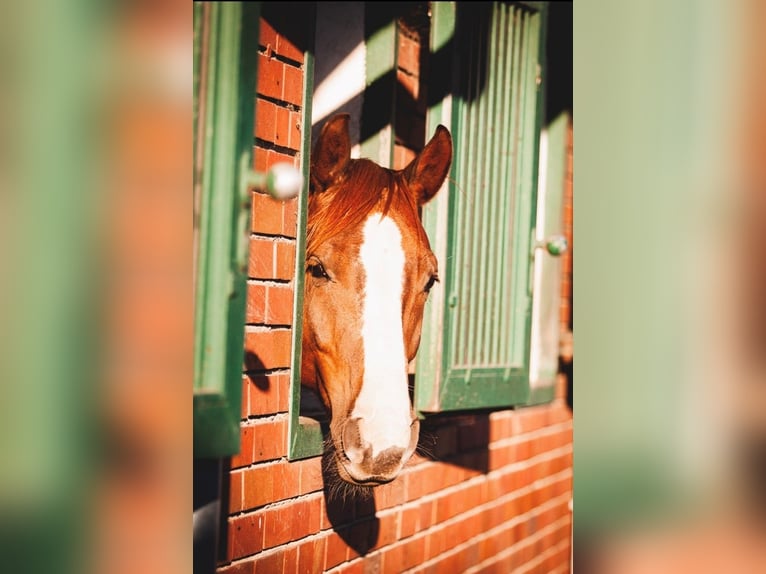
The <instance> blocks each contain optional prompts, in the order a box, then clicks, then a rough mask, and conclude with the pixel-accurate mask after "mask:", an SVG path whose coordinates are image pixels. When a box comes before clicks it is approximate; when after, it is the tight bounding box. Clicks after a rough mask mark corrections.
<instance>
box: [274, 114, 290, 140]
mask: <svg viewBox="0 0 766 574" xmlns="http://www.w3.org/2000/svg"><path fill="white" fill-rule="evenodd" d="M276 115H277V117H276V122H275V125H276V132H275V136H274V140H273V141H274V143H276V144H277V145H280V146H284V147H288V146H289V145H290V110H288V109H287V108H281V107H280V108H277V109H276Z"/></svg>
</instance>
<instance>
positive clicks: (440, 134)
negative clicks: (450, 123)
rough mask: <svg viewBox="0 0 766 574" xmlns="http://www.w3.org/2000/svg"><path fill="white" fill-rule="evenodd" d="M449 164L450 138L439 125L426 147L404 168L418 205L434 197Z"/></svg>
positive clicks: (450, 154)
mask: <svg viewBox="0 0 766 574" xmlns="http://www.w3.org/2000/svg"><path fill="white" fill-rule="evenodd" d="M451 163H452V136H451V135H450V133H449V131H448V130H447V128H445V127H444V126H441V125H440V126H438V127H437V128H436V133H435V134H434V137H432V138H431V141H429V142H428V143H427V144H426V147H424V148H423V150H422V151H421V152H420V153H419V154H418V156H417V157H416V158H415V159H413V160H412V162H410V165H408V166H407V167H405V168H404V176H405V177H406V178H407V182H408V183H409V185H410V191H411V192H412V193H413V194H414V195H415V199H417V202H418V205H423V204H424V203H427V202H428V201H430V200H431V198H432V197H433V196H434V195H436V192H437V191H439V189H440V188H441V186H442V183H444V178H445V177H447V172H449V167H450V164H451Z"/></svg>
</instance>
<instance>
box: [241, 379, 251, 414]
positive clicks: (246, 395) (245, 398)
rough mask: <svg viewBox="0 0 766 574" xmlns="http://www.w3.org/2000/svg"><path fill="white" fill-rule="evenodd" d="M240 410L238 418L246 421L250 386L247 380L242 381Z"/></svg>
mask: <svg viewBox="0 0 766 574" xmlns="http://www.w3.org/2000/svg"><path fill="white" fill-rule="evenodd" d="M241 406H242V408H241V409H240V416H241V417H242V418H243V419H246V418H247V417H248V416H249V415H250V384H249V383H248V380H247V378H243V379H242V405H241Z"/></svg>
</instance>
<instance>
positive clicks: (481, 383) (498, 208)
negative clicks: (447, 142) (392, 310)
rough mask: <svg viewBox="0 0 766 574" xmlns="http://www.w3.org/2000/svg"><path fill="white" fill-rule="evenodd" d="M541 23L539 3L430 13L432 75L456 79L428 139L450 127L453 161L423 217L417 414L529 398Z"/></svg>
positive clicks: (434, 111)
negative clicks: (437, 276) (424, 271)
mask: <svg viewBox="0 0 766 574" xmlns="http://www.w3.org/2000/svg"><path fill="white" fill-rule="evenodd" d="M544 19H545V8H544V6H543V5H542V3H523V4H522V3H506V2H495V3H480V4H478V3H477V4H473V3H472V4H470V5H469V4H467V3H451V2H439V3H434V4H433V20H432V45H431V50H432V53H433V57H432V59H433V61H434V62H435V64H436V65H435V66H434V68H435V69H434V72H435V73H437V74H439V73H443V72H444V71H445V70H452V71H453V77H452V85H451V86H450V88H449V90H448V93H447V94H446V96H445V97H444V98H442V99H440V100H439V101H437V102H436V103H435V104H434V105H432V106H431V107H430V108H429V114H428V124H429V125H428V132H429V133H433V130H434V129H435V127H436V125H437V124H439V123H443V124H445V125H447V126H448V127H450V129H451V132H452V136H453V139H454V150H455V157H454V161H453V165H452V170H451V173H450V178H449V184H448V185H446V188H445V189H443V190H442V191H441V192H440V194H439V195H438V196H437V198H436V199H435V200H434V201H433V202H432V203H431V204H428V205H427V206H426V207H425V208H424V211H423V221H424V225H425V227H426V231H427V232H428V234H429V237H430V238H431V242H432V246H433V247H434V251H435V253H436V255H437V257H438V259H439V268H440V272H441V276H442V278H443V281H442V284H441V286H440V288H439V289H436V290H435V292H436V293H433V295H434V296H433V297H432V299H431V300H430V301H429V303H428V306H427V307H426V316H425V319H424V325H423V339H422V344H421V349H420V353H419V356H418V364H417V384H416V393H415V397H416V406H417V408H418V409H419V410H421V411H424V412H435V411H444V410H456V409H471V408H484V407H493V406H505V405H511V404H519V403H523V402H525V401H527V399H528V397H529V344H530V327H531V309H532V296H531V267H532V253H533V225H534V218H535V205H536V185H537V155H538V141H539V130H540V116H541V107H542V90H541V87H540V83H541V77H542V62H543V59H542V58H543V54H542V49H543V46H544V42H543V30H544ZM439 62H446V63H447V65H443V64H442V65H441V66H440V65H439Z"/></svg>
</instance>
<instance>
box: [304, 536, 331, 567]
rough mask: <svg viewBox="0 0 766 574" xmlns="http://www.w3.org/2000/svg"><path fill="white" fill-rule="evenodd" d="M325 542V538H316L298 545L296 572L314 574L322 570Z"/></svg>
mask: <svg viewBox="0 0 766 574" xmlns="http://www.w3.org/2000/svg"><path fill="white" fill-rule="evenodd" d="M325 544H326V540H325V538H316V539H314V540H308V541H306V542H304V543H303V544H301V545H300V546H299V547H298V574H314V573H315V572H321V571H322V566H323V564H324V551H325Z"/></svg>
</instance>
